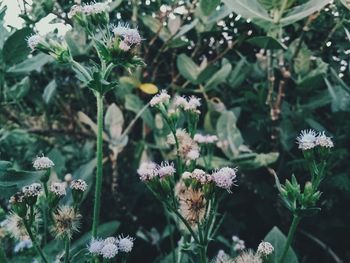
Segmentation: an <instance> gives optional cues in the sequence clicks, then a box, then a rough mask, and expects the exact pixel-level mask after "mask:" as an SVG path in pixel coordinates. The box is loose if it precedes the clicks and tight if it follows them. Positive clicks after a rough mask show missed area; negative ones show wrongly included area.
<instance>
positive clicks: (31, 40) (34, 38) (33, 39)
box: [27, 34, 44, 51]
mask: <svg viewBox="0 0 350 263" xmlns="http://www.w3.org/2000/svg"><path fill="white" fill-rule="evenodd" d="M43 40H44V38H43V37H42V36H40V35H39V34H35V35H31V36H30V37H28V39H27V44H28V46H29V47H30V49H31V50H32V51H34V50H35V49H36V47H37V46H38V45H39V43H40V42H41V41H43Z"/></svg>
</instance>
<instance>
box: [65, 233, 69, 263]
mask: <svg viewBox="0 0 350 263" xmlns="http://www.w3.org/2000/svg"><path fill="white" fill-rule="evenodd" d="M69 248H70V240H69V237H66V241H65V254H64V263H69Z"/></svg>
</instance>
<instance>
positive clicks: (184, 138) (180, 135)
mask: <svg viewBox="0 0 350 263" xmlns="http://www.w3.org/2000/svg"><path fill="white" fill-rule="evenodd" d="M176 138H177V140H178V142H179V154H180V156H181V158H183V159H184V160H185V161H193V160H196V159H198V158H199V146H198V144H197V143H196V142H195V141H194V140H193V139H192V138H191V136H190V135H189V134H188V133H187V132H186V131H185V130H181V129H177V130H176ZM167 142H168V143H169V144H171V145H175V144H176V141H175V138H174V135H173V134H169V135H168V137H167Z"/></svg>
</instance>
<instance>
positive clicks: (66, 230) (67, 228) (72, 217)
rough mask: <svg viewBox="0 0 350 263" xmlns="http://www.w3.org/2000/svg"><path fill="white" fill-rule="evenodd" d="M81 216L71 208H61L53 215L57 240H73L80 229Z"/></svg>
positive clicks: (53, 230) (53, 229) (53, 228)
mask: <svg viewBox="0 0 350 263" xmlns="http://www.w3.org/2000/svg"><path fill="white" fill-rule="evenodd" d="M80 220H81V215H80V214H79V213H77V212H76V211H75V209H74V208H73V207H70V206H60V207H58V209H57V210H56V212H55V213H54V214H53V221H54V226H53V227H52V229H51V230H52V232H53V234H54V235H55V236H56V237H57V238H69V239H71V238H72V236H73V233H75V232H78V230H79V228H80Z"/></svg>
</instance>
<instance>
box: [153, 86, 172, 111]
mask: <svg viewBox="0 0 350 263" xmlns="http://www.w3.org/2000/svg"><path fill="white" fill-rule="evenodd" d="M169 100H170V95H169V94H168V92H167V91H166V90H164V89H163V90H162V91H161V92H160V93H159V94H157V95H155V96H154V97H153V98H152V99H151V101H150V104H151V106H152V107H154V106H156V105H160V104H168V103H169Z"/></svg>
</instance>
